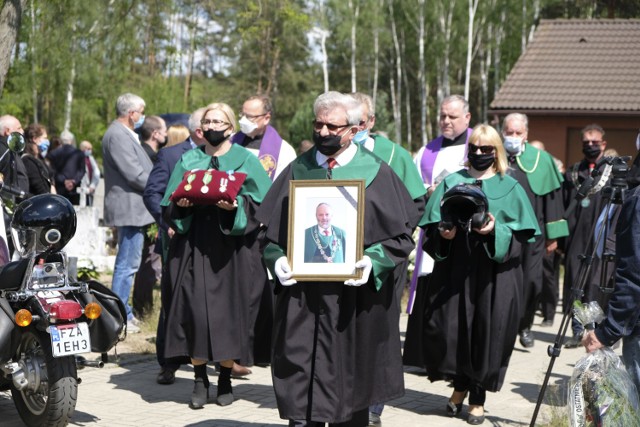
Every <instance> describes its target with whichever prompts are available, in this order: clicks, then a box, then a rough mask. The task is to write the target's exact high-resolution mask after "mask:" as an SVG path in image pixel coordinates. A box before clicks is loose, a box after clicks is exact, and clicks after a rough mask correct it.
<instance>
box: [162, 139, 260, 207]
mask: <svg viewBox="0 0 640 427" xmlns="http://www.w3.org/2000/svg"><path fill="white" fill-rule="evenodd" d="M254 160H255V163H257V165H260V163H259V161H258V159H257V158H256V157H255V156H254V155H253V154H251V152H250V151H248V150H247V149H246V148H243V147H241V146H239V145H237V144H233V145H231V149H230V150H229V151H228V152H227V153H225V154H224V155H222V156H220V157H218V164H219V168H218V169H219V170H221V171H229V170H233V171H238V172H243V173H246V174H247V175H251V179H249V177H247V180H246V181H245V182H244V183H243V184H242V187H241V188H240V194H245V195H248V196H250V197H251V198H252V199H253V200H255V201H256V202H258V203H260V202H262V198H263V197H264V195H265V194H266V192H267V190H268V189H269V187H270V185H271V180H270V179H269V177H268V175H267V174H266V172H265V173H264V174H260V173H259V172H256V169H255V168H254V167H253V166H255V165H252V164H251V163H253V161H254ZM210 163H211V156H210V155H208V154H207V153H205V152H204V146H201V147H198V148H195V149H193V150H189V151H187V152H186V153H184V154H183V155H182V157H181V158H180V160H179V161H178V163H177V164H176V167H175V168H174V169H173V172H172V173H171V178H169V183H168V184H167V190H166V191H165V193H164V198H163V199H162V202H161V203H160V205H161V206H168V205H169V204H170V203H171V202H170V201H169V197H170V196H171V193H173V192H174V190H175V189H176V188H177V187H178V185H179V184H180V182H182V179H183V177H184V174H185V172H187V171H190V170H192V169H209V165H210ZM260 169H262V171H263V172H264V168H262V166H260ZM262 175H264V176H262Z"/></svg>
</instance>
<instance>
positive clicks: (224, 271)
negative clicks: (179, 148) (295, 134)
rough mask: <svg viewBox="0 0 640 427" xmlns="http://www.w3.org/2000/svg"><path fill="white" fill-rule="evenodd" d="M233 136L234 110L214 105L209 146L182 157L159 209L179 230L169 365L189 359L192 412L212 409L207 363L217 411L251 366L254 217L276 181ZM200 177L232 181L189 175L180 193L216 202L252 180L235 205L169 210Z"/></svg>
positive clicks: (207, 122) (170, 292)
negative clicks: (176, 195) (237, 372)
mask: <svg viewBox="0 0 640 427" xmlns="http://www.w3.org/2000/svg"><path fill="white" fill-rule="evenodd" d="M235 128H236V121H235V114H234V113H233V110H231V108H230V107H229V106H228V105H226V104H222V103H219V104H212V105H211V106H210V107H209V108H208V109H207V111H205V113H204V115H203V119H202V129H203V133H204V137H205V139H206V140H207V143H206V144H205V145H204V146H201V147H198V148H195V149H193V150H190V151H187V152H186V153H185V154H184V155H183V156H182V158H181V159H180V161H179V162H178V164H177V165H176V167H175V169H174V170H173V172H172V174H171V178H170V179H169V183H168V184H167V191H166V193H165V197H164V199H163V201H162V203H161V204H162V206H165V207H166V210H165V212H164V215H165V217H168V218H167V219H168V223H170V224H171V228H172V229H173V230H175V234H174V235H173V237H172V238H171V240H170V241H169V251H168V255H167V270H166V274H167V275H168V277H169V280H168V284H167V282H166V281H165V287H163V290H162V298H163V301H162V306H163V307H165V309H166V320H165V324H166V341H165V357H166V358H173V357H183V356H189V357H190V358H191V363H192V364H193V366H194V372H195V384H194V390H193V394H192V395H191V402H190V407H191V408H192V409H200V408H202V407H203V406H204V404H205V403H206V402H207V399H208V395H209V379H208V378H207V373H206V368H207V362H208V361H213V362H219V363H220V373H219V376H218V389H217V403H218V404H219V405H220V406H226V405H229V404H231V403H232V402H233V400H234V397H233V392H232V388H231V379H230V377H231V369H232V367H233V362H234V360H238V359H239V360H242V359H247V358H248V357H249V352H250V350H251V347H250V345H249V304H248V302H247V301H248V296H249V295H250V289H249V287H250V286H252V285H253V284H254V283H255V282H254V281H253V278H254V277H255V276H256V275H257V274H258V272H259V271H260V270H261V269H262V268H263V267H262V263H261V260H260V258H259V254H258V253H257V252H256V251H255V250H254V249H253V246H254V244H255V239H256V238H257V233H258V227H259V225H260V224H259V223H258V222H257V221H256V219H255V211H256V209H257V207H258V205H259V203H260V202H261V201H262V198H263V196H264V195H265V194H266V192H267V190H268V188H269V186H270V185H271V180H270V179H269V177H268V176H267V174H266V172H265V171H264V168H263V167H262V165H261V164H260V161H259V160H258V159H257V158H256V157H255V156H254V155H253V154H251V153H250V152H249V151H248V150H246V149H245V148H243V147H240V146H238V145H232V144H231V142H230V141H229V137H230V136H231V134H232V133H233V132H234V130H235ZM196 169H198V170H209V169H217V170H219V171H225V172H227V174H228V178H224V179H223V178H218V180H216V179H213V178H211V175H208V176H209V179H208V180H207V174H204V175H203V176H202V178H201V179H202V182H201V183H200V182H197V181H196V180H195V175H189V176H188V177H187V182H188V184H185V185H184V187H181V188H184V189H185V190H186V191H193V192H196V194H198V193H203V194H213V193H215V192H217V191H218V188H219V191H220V192H223V191H226V189H225V188H226V187H227V185H226V184H225V183H223V181H225V180H227V181H229V180H231V181H234V180H235V179H237V178H235V177H234V174H235V173H243V174H246V179H245V181H244V183H243V184H242V186H241V187H240V190H239V193H238V195H237V197H236V199H235V201H234V203H229V202H227V201H225V200H220V201H218V202H217V203H216V204H215V205H205V204H201V205H198V204H194V203H193V202H192V201H190V200H189V199H187V198H180V199H179V200H177V201H176V202H175V203H174V202H171V201H170V196H171V194H172V193H173V192H174V190H175V189H176V188H177V187H178V185H179V184H180V183H181V182H182V179H183V176H184V175H185V173H188V172H189V171H194V170H196ZM237 176H240V175H237ZM191 177H193V178H191ZM189 179H191V180H189ZM200 184H202V185H201V186H200ZM223 187H224V188H223ZM187 188H188V190H187ZM187 194H191V193H187Z"/></svg>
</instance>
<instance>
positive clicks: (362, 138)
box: [353, 129, 369, 144]
mask: <svg viewBox="0 0 640 427" xmlns="http://www.w3.org/2000/svg"><path fill="white" fill-rule="evenodd" d="M367 139H369V129H364V130H361V131H359V132H358V133H356V134H355V135H353V142H355V143H356V144H364V143H365V142H367Z"/></svg>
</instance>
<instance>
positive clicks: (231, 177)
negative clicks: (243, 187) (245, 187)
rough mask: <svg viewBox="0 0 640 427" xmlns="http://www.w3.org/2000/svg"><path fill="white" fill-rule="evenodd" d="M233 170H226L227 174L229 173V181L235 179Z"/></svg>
mask: <svg viewBox="0 0 640 427" xmlns="http://www.w3.org/2000/svg"><path fill="white" fill-rule="evenodd" d="M234 172H235V171H233V170H229V171H227V175H229V181H235V180H236V177H235V176H234V175H233V173H234Z"/></svg>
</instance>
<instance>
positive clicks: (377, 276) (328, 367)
mask: <svg viewBox="0 0 640 427" xmlns="http://www.w3.org/2000/svg"><path fill="white" fill-rule="evenodd" d="M314 113H315V120H314V123H313V140H314V148H312V149H310V150H309V151H307V152H306V153H304V154H302V155H301V156H300V157H298V158H297V159H296V160H294V161H293V162H292V163H291V164H290V165H289V166H288V167H287V168H286V169H285V170H284V171H283V172H282V174H281V175H280V177H279V178H278V179H277V180H276V181H275V182H274V184H273V186H272V188H271V190H270V191H269V193H268V194H267V196H266V197H265V199H264V201H263V203H262V205H261V207H260V209H259V210H258V212H257V219H258V220H259V221H260V222H262V223H263V224H264V226H265V227H266V230H265V239H266V241H265V246H264V250H263V257H264V259H265V263H266V264H267V267H268V268H269V269H270V270H271V271H272V273H273V275H274V277H277V282H278V284H277V286H276V293H277V295H276V304H275V319H274V335H273V337H274V341H273V345H274V349H273V361H272V377H273V385H274V390H275V394H276V401H277V404H278V410H279V413H280V416H281V417H282V418H284V419H288V420H289V425H290V426H318V425H322V424H324V423H329V424H330V425H340V426H366V425H367V424H368V408H369V405H371V404H373V403H379V402H386V401H388V400H391V399H395V398H398V397H400V396H402V395H403V394H404V380H403V369H402V358H401V342H400V331H399V316H400V313H399V311H400V310H399V304H398V302H397V301H396V299H397V296H396V292H394V280H395V277H394V271H395V268H396V266H397V265H399V264H400V263H402V262H403V261H404V260H405V259H406V257H407V256H408V255H409V253H410V252H411V250H412V249H413V247H414V243H413V240H412V238H411V225H412V224H415V223H416V221H417V219H418V218H419V216H420V214H419V212H418V210H417V209H416V207H415V204H414V202H413V199H412V198H411V196H410V195H409V193H408V192H407V189H406V187H405V185H404V184H403V182H402V181H401V180H400V178H399V177H398V176H397V175H396V174H395V173H394V172H393V171H392V170H391V168H390V167H389V166H388V165H387V164H386V163H385V162H384V161H382V160H380V158H379V157H377V156H375V155H373V154H372V153H371V152H369V151H367V150H365V149H363V148H362V147H359V146H358V145H357V144H352V142H351V141H352V139H353V136H354V135H355V134H356V133H357V132H358V130H359V123H360V121H361V115H362V111H361V108H360V105H359V104H358V102H356V101H355V100H354V99H353V98H352V97H350V96H348V95H344V94H340V93H338V92H327V93H325V94H323V95H320V96H319V97H318V98H317V99H316V101H315V103H314ZM318 181H324V182H325V186H320V185H319V186H318V188H314V189H313V190H308V191H310V192H312V194H313V195H310V196H308V197H307V196H304V194H305V193H304V190H303V191H302V192H301V193H298V191H296V186H297V185H299V186H301V187H302V188H305V187H310V188H311V187H312V185H313V182H318ZM300 195H302V196H303V197H301V196H300ZM313 197H318V198H320V197H322V198H324V199H325V200H326V199H327V198H329V199H331V200H332V201H331V202H330V204H331V205H332V207H334V208H335V209H336V210H337V208H338V206H336V204H335V203H334V201H333V200H335V201H338V202H340V204H342V205H343V207H342V208H341V209H342V211H343V212H345V213H346V216H347V217H349V218H352V220H353V221H354V224H356V226H355V227H351V226H349V227H344V228H343V227H340V228H342V229H344V230H345V231H346V233H345V262H344V263H343V265H342V266H341V265H340V264H328V263H324V264H318V265H321V266H324V268H323V269H319V270H313V269H312V266H313V263H304V262H302V263H301V264H297V263H296V262H295V261H293V263H292V259H293V258H295V254H296V253H297V249H296V248H295V246H296V245H295V243H294V242H295V239H296V233H295V231H296V230H298V229H299V228H298V227H302V228H301V230H303V231H304V230H306V229H307V228H309V227H310V226H311V225H314V224H308V223H307V225H305V224H304V221H301V220H300V218H299V216H301V217H303V216H305V215H306V217H307V219H306V221H307V222H308V221H309V220H308V218H309V216H310V215H309V214H308V213H309V207H308V206H313V207H314V209H315V208H317V206H318V205H319V204H320V203H316V204H315V205H313V204H312V203H311V202H310V201H309V200H313ZM294 198H295V200H293V199H294ZM391 207H392V208H391ZM300 212H301V214H300ZM342 216H343V215H342V214H341V215H337V214H336V215H335V216H334V220H336V218H338V217H340V218H341V219H342ZM294 223H295V224H294ZM292 224H294V225H292ZM301 224H302V225H301ZM358 225H361V227H358ZM314 226H315V227H317V224H315V225H314ZM352 230H353V231H352ZM301 234H302V236H304V232H303V233H301ZM352 234H354V235H353V236H352ZM360 242H361V243H360ZM290 245H293V246H294V248H291V247H289V246H290ZM302 246H303V247H304V245H302ZM307 264H308V265H307ZM298 265H302V268H303V269H306V270H307V271H302V272H298V271H296V269H297V268H298V267H297V266H298ZM341 269H348V270H349V271H346V272H345V271H343V270H341ZM336 273H339V274H336ZM373 373H375V375H373Z"/></svg>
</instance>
